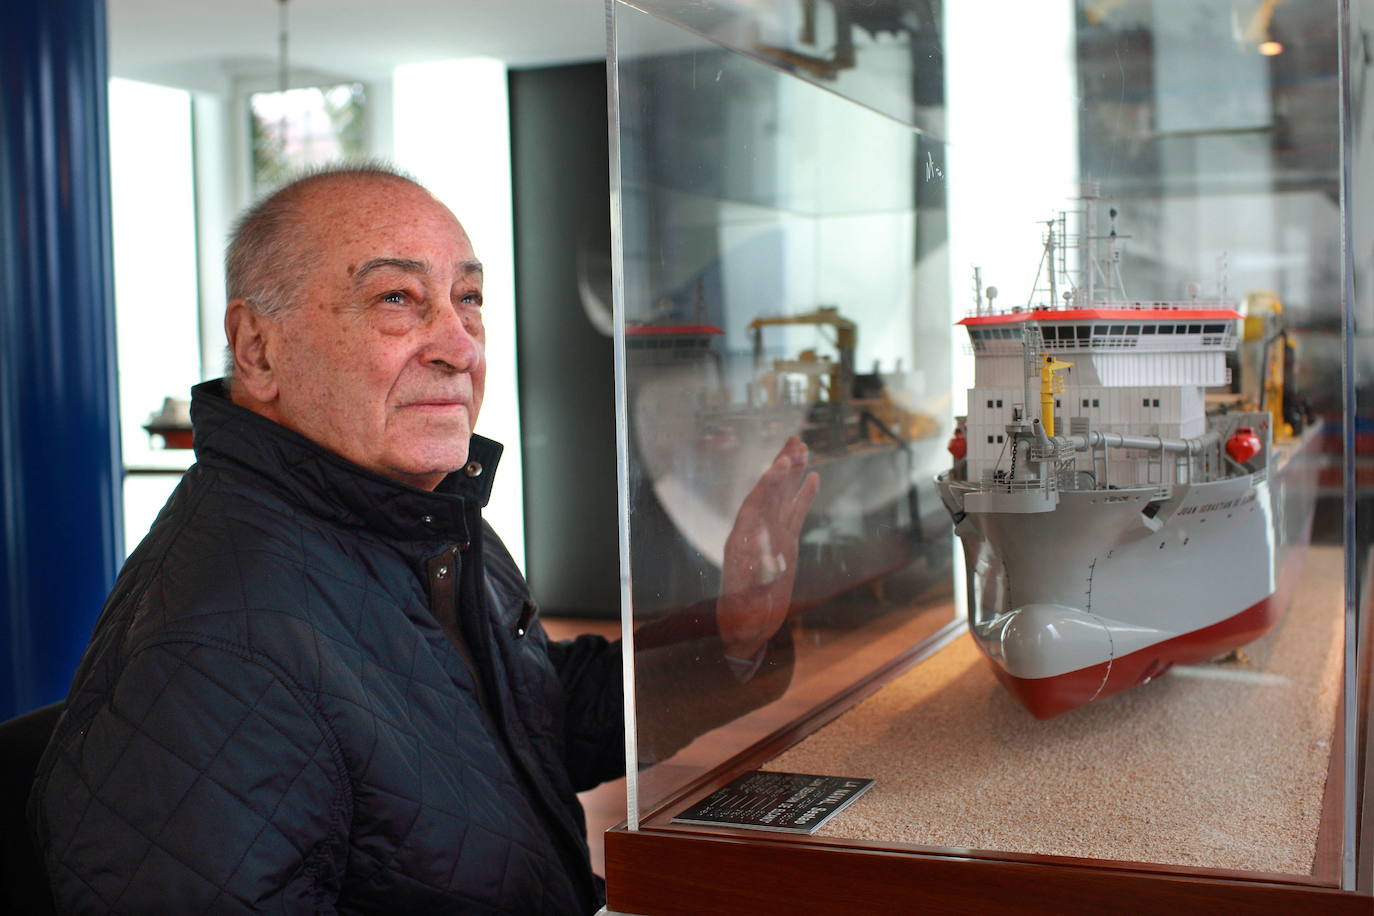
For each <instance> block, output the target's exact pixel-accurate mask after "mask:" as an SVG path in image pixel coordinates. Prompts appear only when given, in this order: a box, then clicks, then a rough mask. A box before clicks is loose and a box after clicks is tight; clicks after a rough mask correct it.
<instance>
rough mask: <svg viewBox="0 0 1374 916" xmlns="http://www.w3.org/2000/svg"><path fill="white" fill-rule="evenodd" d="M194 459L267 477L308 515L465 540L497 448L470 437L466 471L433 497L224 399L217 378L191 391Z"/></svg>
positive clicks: (483, 499) (414, 536) (413, 535)
mask: <svg viewBox="0 0 1374 916" xmlns="http://www.w3.org/2000/svg"><path fill="white" fill-rule="evenodd" d="M191 426H192V428H193V429H194V430H195V451H196V460H197V462H200V463H206V462H208V463H219V462H223V461H228V462H232V463H234V464H237V465H240V466H243V467H245V468H247V469H249V470H251V471H254V472H256V473H258V474H261V475H263V476H264V477H266V478H268V479H269V480H270V481H271V483H273V484H274V485H275V486H276V487H277V488H278V489H280V490H283V491H285V494H286V496H287V498H288V499H290V500H291V501H293V502H295V503H298V504H300V505H301V506H302V507H303V508H305V509H306V510H307V511H309V512H310V513H312V514H314V515H317V516H319V517H321V518H324V519H326V520H329V521H334V522H337V523H340V524H343V525H348V526H355V527H363V528H369V529H372V530H375V531H377V532H379V533H381V534H383V535H385V536H388V537H392V538H400V539H403V540H434V539H436V538H445V539H459V540H469V539H470V537H471V536H470V534H469V533H468V524H469V523H468V519H467V512H468V511H469V510H474V511H475V510H480V509H481V508H483V507H485V506H486V504H487V500H488V498H490V496H491V485H492V480H493V478H494V477H495V474H496V465H497V463H498V462H499V460H500V457H501V444H500V443H499V442H494V441H492V440H491V439H487V438H484V437H482V436H478V435H473V437H472V440H471V442H470V444H469V446H468V464H467V466H466V467H465V468H464V469H463V470H459V471H455V472H454V473H452V474H450V475H448V476H447V477H445V478H444V479H443V481H442V482H441V483H440V484H439V486H438V487H436V488H435V489H434V491H433V492H430V491H428V490H421V489H418V488H416V487H412V486H408V485H406V484H403V483H399V482H398V481H394V480H391V479H390V478H387V477H383V476H382V475H380V474H376V473H374V472H372V471H369V470H367V469H365V468H362V467H359V466H358V465H356V464H354V463H353V462H351V461H348V460H347V459H344V458H341V457H339V456H338V455H336V454H334V453H333V452H331V451H329V450H328V449H326V448H324V447H323V446H321V445H319V444H317V443H315V442H313V441H311V440H310V439H307V438H305V437H304V436H302V435H300V434H299V433H297V432H295V431H293V430H290V429H287V428H286V427H285V426H282V425H281V424H279V423H276V422H274V421H272V420H269V419H267V418H266V417H264V416H262V415H261V414H257V413H254V412H253V411H251V410H248V409H247V408H244V407H240V406H239V405H237V404H235V403H234V402H233V401H231V400H229V397H228V392H227V386H226V384H225V380H224V379H215V380H214V381H209V382H203V383H201V384H199V385H197V386H195V387H194V388H192V389H191Z"/></svg>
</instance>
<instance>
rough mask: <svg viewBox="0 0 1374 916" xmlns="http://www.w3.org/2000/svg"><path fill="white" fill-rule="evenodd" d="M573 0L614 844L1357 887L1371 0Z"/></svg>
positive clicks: (1369, 315)
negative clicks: (608, 302)
mask: <svg viewBox="0 0 1374 916" xmlns="http://www.w3.org/2000/svg"><path fill="white" fill-rule="evenodd" d="M608 8H609V15H610V29H611V49H610V50H611V73H612V103H613V104H612V116H613V123H612V127H611V131H612V149H613V157H612V158H613V164H612V173H613V174H612V183H613V196H614V197H615V199H616V201H615V206H614V214H613V220H614V221H615V231H614V236H615V239H614V240H615V246H616V254H615V257H616V266H617V291H618V296H617V303H616V305H617V309H618V313H617V319H618V324H617V333H618V340H617V347H618V349H617V354H618V355H617V358H618V362H619V372H620V376H619V383H620V391H619V394H620V396H621V397H622V398H623V403H622V405H621V415H620V431H621V438H622V443H621V445H622V455H623V464H624V467H623V469H622V487H621V489H622V500H623V505H622V509H623V525H624V530H623V532H622V539H623V544H624V548H625V559H626V565H625V570H626V573H627V576H626V593H625V609H626V621H625V622H626V633H627V637H630V638H629V639H627V645H629V644H631V643H632V644H633V649H632V651H631V652H630V655H629V656H628V657H627V658H628V661H629V662H630V664H629V665H628V671H629V675H628V677H629V680H628V686H630V687H631V688H632V689H630V690H629V691H628V694H629V696H628V698H627V705H628V707H629V708H628V710H627V721H628V722H629V723H630V724H629V726H628V727H629V729H630V731H629V733H628V735H627V737H628V739H629V742H630V744H631V747H632V756H633V760H634V763H635V767H634V768H633V769H632V772H631V776H630V826H631V828H632V829H635V828H637V827H639V826H640V825H641V824H644V823H652V825H653V826H654V827H655V828H659V827H664V826H665V825H667V823H668V821H669V819H670V817H671V815H672V814H673V813H674V812H675V811H677V810H679V809H681V808H684V807H686V806H687V804H689V803H691V802H693V801H695V800H697V799H698V798H699V797H700V794H701V793H702V792H705V791H706V790H707V789H708V788H715V787H717V786H718V785H719V784H720V783H721V777H723V776H724V775H732V774H734V773H736V772H738V771H739V770H741V769H744V768H749V767H758V766H762V767H763V768H767V769H784V770H791V771H795V772H812V773H830V774H834V775H846V776H849V775H853V776H874V775H877V776H878V783H877V785H876V786H875V788H874V789H873V790H872V792H870V793H869V794H868V795H866V796H865V797H864V798H863V799H861V800H860V801H859V802H857V803H855V804H854V805H853V806H851V807H850V808H848V809H846V811H845V812H844V813H843V814H842V815H840V816H838V817H836V818H834V819H833V820H832V821H830V822H829V823H828V824H827V825H825V826H824V827H822V828H821V835H823V836H828V837H831V838H837V839H840V838H851V839H859V838H862V839H864V840H865V841H868V842H877V843H880V844H881V843H884V842H890V843H893V844H898V845H901V844H906V845H907V846H911V845H914V846H917V847H933V848H951V847H959V848H966V849H975V850H983V851H985V852H986V854H988V855H994V854H996V853H999V852H1000V853H1013V854H1040V855H1051V856H1067V857H1071V858H1075V859H1093V860H1099V861H1101V860H1105V861H1109V862H1112V861H1115V862H1146V863H1151V864H1153V865H1162V866H1178V867H1182V868H1209V869H1218V870H1223V871H1225V870H1232V871H1235V872H1237V873H1252V874H1255V875H1266V876H1270V877H1273V876H1275V875H1281V876H1298V877H1299V878H1301V880H1303V881H1307V880H1309V879H1310V880H1311V881H1312V882H1314V883H1326V884H1332V885H1335V886H1342V887H1345V888H1346V889H1353V888H1354V886H1355V883H1356V880H1357V857H1356V849H1355V845H1354V842H1353V840H1354V836H1355V825H1356V824H1357V823H1358V822H1359V820H1360V818H1361V817H1362V816H1363V815H1362V812H1361V810H1360V808H1359V786H1358V785H1357V783H1359V782H1360V780H1362V779H1363V774H1362V771H1360V770H1359V768H1358V761H1359V757H1360V754H1361V753H1363V748H1362V746H1361V742H1362V741H1365V740H1367V734H1368V731H1367V723H1366V722H1364V721H1361V720H1360V717H1359V716H1358V715H1356V712H1357V710H1358V709H1359V708H1360V707H1359V706H1358V702H1359V697H1360V691H1361V690H1367V680H1366V681H1361V680H1359V677H1358V676H1359V673H1360V661H1359V658H1358V652H1359V649H1360V646H1359V644H1358V642H1357V630H1358V628H1359V627H1360V626H1361V625H1363V626H1365V627H1368V626H1369V624H1368V616H1369V615H1368V613H1366V612H1365V610H1364V607H1363V601H1362V597H1363V596H1362V593H1361V592H1360V591H1359V585H1361V584H1362V576H1363V575H1364V572H1363V570H1364V569H1365V567H1366V566H1367V565H1368V564H1369V549H1368V548H1369V546H1370V541H1369V537H1370V527H1371V526H1370V515H1369V494H1370V493H1374V479H1369V475H1368V474H1367V473H1366V472H1367V470H1368V469H1367V468H1366V467H1365V463H1366V462H1368V461H1370V460H1374V459H1371V458H1370V454H1371V452H1370V449H1371V448H1374V446H1371V445H1370V441H1374V440H1370V430H1369V429H1368V428H1367V427H1369V425H1370V422H1371V420H1370V417H1371V408H1370V405H1369V398H1368V392H1367V390H1366V389H1367V387H1368V378H1369V374H1370V371H1371V369H1370V367H1369V366H1368V365H1367V363H1368V360H1369V359H1370V356H1369V351H1370V347H1369V346H1368V343H1367V337H1368V335H1369V334H1370V328H1369V327H1367V326H1366V325H1370V324H1374V306H1371V305H1370V294H1369V291H1368V289H1367V288H1365V287H1366V286H1367V285H1368V283H1367V281H1368V277H1367V276H1366V274H1365V271H1367V269H1368V264H1367V261H1368V254H1369V251H1370V250H1371V248H1370V246H1371V242H1370V239H1369V230H1368V227H1367V226H1366V225H1365V222H1367V221H1368V219H1369V217H1368V215H1367V214H1366V213H1365V212H1364V211H1365V210H1368V209H1369V208H1368V207H1363V208H1362V207H1360V206H1358V205H1357V201H1358V200H1359V199H1360V193H1361V188H1363V193H1364V194H1365V196H1366V197H1367V196H1368V193H1369V189H1368V188H1367V187H1363V184H1362V182H1363V183H1364V184H1367V183H1368V179H1367V178H1365V177H1362V172H1363V173H1365V174H1367V173H1368V172H1369V170H1368V169H1363V170H1362V169H1361V164H1362V163H1364V164H1368V163H1366V162H1365V160H1366V159H1368V158H1369V155H1370V154H1369V152H1368V151H1369V149H1370V148H1371V144H1374V136H1369V135H1368V134H1369V131H1370V129H1371V127H1370V124H1369V119H1368V116H1367V112H1365V108H1367V107H1368V105H1369V104H1370V100H1369V99H1368V97H1367V96H1366V94H1365V90H1364V74H1365V73H1366V72H1367V66H1368V65H1367V62H1366V61H1365V59H1364V56H1363V55H1364V54H1365V53H1366V52H1365V51H1364V43H1363V40H1354V41H1353V42H1350V43H1343V37H1342V36H1343V32H1342V28H1343V26H1342V23H1343V21H1344V20H1343V19H1342V16H1348V17H1349V18H1350V21H1349V22H1348V23H1346V26H1345V28H1346V29H1347V32H1346V34H1349V35H1362V34H1363V32H1362V31H1360V28H1361V26H1360V23H1361V22H1363V23H1365V26H1366V27H1367V25H1368V24H1369V23H1370V22H1372V21H1374V3H1371V2H1369V0H1361V2H1357V3H1353V4H1351V5H1350V8H1349V9H1346V8H1345V6H1344V5H1342V4H1337V3H1334V2H1329V0H1288V2H1285V3H1282V4H1264V3H1255V2H1240V0H1203V2H1198V0H1127V2H1124V3H1096V2H1087V0H1080V2H1077V3H1075V2H1072V0H1065V2H1059V3H1034V4H1027V3H1023V2H1014V0H987V2H980V3H958V4H955V3H941V2H939V0H888V2H856V0H814V2H813V0H748V2H746V0H735V2H705V0H702V2H687V0H637V2H635V3H621V2H614V0H613V2H611V3H609V5H608ZM1338 13H1341V15H1337V14H1338ZM1343 55H1349V56H1348V57H1343ZM1343 60H1344V61H1347V62H1348V64H1349V66H1348V67H1347V68H1346V70H1345V71H1344V75H1345V77H1346V82H1345V83H1344V84H1343V83H1342V69H1341V66H1342V64H1341V62H1342V61H1343ZM1343 105H1344V106H1345V109H1344V115H1343ZM1343 129H1344V130H1345V131H1346V133H1347V134H1348V136H1347V137H1346V138H1345V139H1344V140H1343V135H1342V130H1343ZM1343 167H1344V169H1345V172H1344V174H1345V175H1346V176H1347V180H1346V181H1345V182H1343V181H1342V176H1343ZM1343 202H1344V206H1343ZM1362 219H1363V221H1362ZM1361 246H1363V247H1361ZM1347 250H1348V252H1349V256H1348V257H1346V258H1345V259H1343V256H1342V252H1343V251H1347ZM1347 287H1349V289H1348V288H1347ZM1344 303H1349V307H1348V308H1347V307H1345V306H1344V305H1343V304H1344ZM1075 364H1076V365H1075ZM789 437H796V438H797V439H799V440H800V441H801V442H803V443H804V444H805V447H806V456H807V457H806V466H805V469H804V470H803V469H801V468H797V469H795V470H793V471H791V472H787V471H786V470H785V468H784V469H782V470H780V468H782V465H779V464H772V465H770V462H772V461H773V460H774V457H775V456H776V455H777V454H778V453H779V450H780V449H783V448H784V446H785V443H787V442H788V441H789ZM792 448H795V446H792ZM785 463H786V462H785V461H784V463H783V464H785ZM766 469H769V470H766ZM789 473H790V476H788V474H789ZM813 473H814V475H815V481H816V482H815V483H814V484H810V483H807V482H806V481H808V480H810V479H811V477H810V475H811V474H813ZM760 481H762V482H760ZM811 486H815V487H816V488H817V489H816V492H815V496H814V501H811V502H809V503H808V504H807V505H804V506H800V508H799V507H798V503H797V501H796V499H795V498H793V497H792V494H794V493H798V492H800V493H801V494H802V496H801V502H802V503H806V502H807V500H809V499H811V497H810V492H809V487H811ZM780 493H781V495H779V494H780ZM788 498H792V499H793V501H792V502H790V503H789V502H787V499H788ZM770 500H771V501H770ZM777 506H781V508H776V509H774V508H770V507H777ZM761 507H763V508H762V509H761ZM802 510H805V517H804V521H802V522H801V523H800V525H799V527H798V529H797V531H796V543H795V546H794V545H793V544H792V543H791V542H789V541H787V540H786V539H785V538H784V539H783V542H782V543H778V542H777V539H778V537H779V532H780V531H781V532H783V533H784V534H785V533H786V532H787V531H788V529H787V526H786V525H781V526H774V527H771V528H769V529H768V530H769V533H770V535H771V537H772V538H773V540H767V541H766V542H764V543H763V544H762V546H760V539H759V537H758V534H757V531H758V529H759V525H758V524H757V517H758V516H757V512H759V511H762V512H763V515H765V516H768V517H772V516H770V515H769V512H770V511H775V512H776V514H777V515H778V517H783V518H785V517H786V513H787V512H789V511H796V512H800V511H802ZM765 527H766V526H765ZM741 558H743V559H741ZM722 570H724V572H722ZM776 583H783V584H784V585H788V584H790V586H791V587H790V596H789V598H788V600H787V604H788V608H787V614H786V616H785V621H784V622H783V623H782V625H781V627H780V628H779V629H778V631H777V633H776V634H775V635H773V636H772V637H771V638H768V639H766V640H764V641H761V637H759V636H758V633H757V632H756V631H757V629H758V627H755V629H754V630H751V631H750V638H748V639H744V638H740V637H739V636H738V632H737V629H738V627H739V624H738V622H737V621H736V620H735V617H734V616H733V615H735V614H736V613H737V612H740V609H741V608H744V612H743V613H744V619H747V620H748V621H750V622H751V623H757V622H758V620H759V619H761V618H764V617H767V614H763V613H761V612H759V611H758V610H757V608H751V602H753V603H754V604H758V603H760V602H761V603H762V604H764V605H767V606H770V607H772V606H775V605H776V603H777V600H778V599H777V588H778V586H777V585H776ZM769 588H772V589H773V591H771V592H770V591H769ZM769 602H772V604H769ZM775 616H778V615H775ZM761 626H762V625H761ZM768 628H769V627H767V626H764V629H768ZM731 647H734V650H739V649H740V648H741V647H743V649H744V654H745V655H746V656H747V657H741V654H740V652H738V651H734V650H732V649H731ZM1235 650H1238V651H1235ZM1365 651H1366V653H1367V647H1366V649H1365ZM1364 665H1365V667H1366V668H1367V662H1365V663H1364ZM879 687H881V689H880V690H879V689H878V688H879ZM872 690H878V692H877V693H876V695H875V696H873V698H872V699H870V700H868V701H866V702H863V703H860V704H858V705H853V700H854V698H855V697H856V696H859V695H865V694H866V693H868V692H871V691H872ZM1343 704H1344V705H1343ZM851 705H852V707H853V708H850V707H851ZM846 710H847V711H846ZM841 714H842V715H841ZM837 715H838V716H839V718H835V716H837ZM831 720H833V721H831ZM856 767H857V768H859V769H860V770H864V771H863V772H855V771H854V770H855V768H856ZM864 768H869V769H868V770H865V769H864ZM870 770H871V771H870ZM694 793H695V794H694ZM1332 793H1335V794H1332ZM973 798H978V799H981V800H982V802H981V803H980V804H978V805H972V804H968V802H969V800H970V799H973ZM1181 798H1182V799H1189V800H1190V801H1189V804H1186V805H1183V804H1180V799H1181ZM1337 801H1338V802H1339V803H1336V802H1337ZM665 802H671V804H670V805H667V806H666V807H665ZM908 803H910V806H908ZM1324 806H1325V807H1324ZM668 809H671V810H668ZM880 809H891V810H896V811H897V812H898V813H897V814H896V815H895V816H894V817H895V820H892V821H884V820H883V817H882V816H881V815H880V813H879V810H880ZM1008 811H1012V812H1014V815H1013V816H1011V817H1008V816H1007V812H1008ZM1104 812H1105V814H1104ZM1276 819H1277V820H1278V821H1281V822H1282V824H1283V825H1284V827H1289V828H1292V829H1291V830H1289V831H1288V834H1291V835H1287V834H1284V830H1282V829H1280V830H1277V831H1276V830H1275V829H1274V827H1275V823H1276ZM912 824H921V825H924V826H922V827H921V828H920V829H916V828H912V827H911V825H912ZM1142 824H1156V825H1162V826H1161V829H1159V830H1141V829H1140V825H1142ZM684 829H685V828H684ZM1180 833H1183V834H1188V835H1187V836H1183V837H1182V838H1180ZM1149 836H1155V837H1157V838H1158V842H1155V841H1152V840H1150V839H1149ZM1295 837H1296V838H1295ZM1365 867H1367V866H1365ZM1294 880H1297V879H1296V878H1295V879H1294ZM1366 880H1367V879H1366ZM1365 891H1366V892H1367V891H1368V886H1367V884H1366V885H1365Z"/></svg>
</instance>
